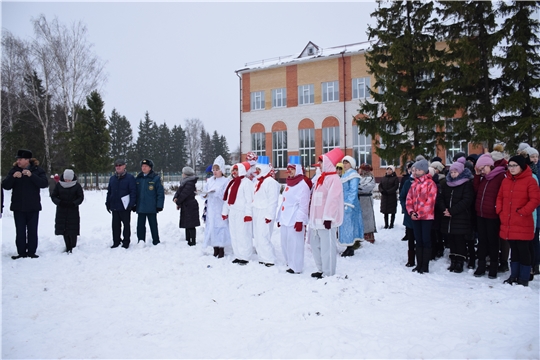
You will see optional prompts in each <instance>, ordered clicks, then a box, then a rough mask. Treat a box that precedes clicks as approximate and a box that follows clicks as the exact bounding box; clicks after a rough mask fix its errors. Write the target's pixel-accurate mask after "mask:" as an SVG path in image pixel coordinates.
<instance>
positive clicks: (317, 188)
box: [309, 155, 345, 229]
mask: <svg viewBox="0 0 540 360" xmlns="http://www.w3.org/2000/svg"><path fill="white" fill-rule="evenodd" d="M322 159H323V161H322V165H321V167H322V173H321V175H320V177H322V176H324V180H323V182H322V184H319V180H320V177H319V178H318V179H317V181H316V182H314V183H313V188H312V190H313V194H312V196H311V206H310V213H309V226H310V227H311V228H313V229H324V228H325V227H324V222H325V221H327V220H330V221H331V223H332V224H331V227H332V228H335V227H339V226H341V224H342V223H343V214H344V212H345V209H344V206H345V205H344V199H343V187H342V185H341V179H340V178H339V176H338V175H337V174H331V175H326V174H327V173H332V172H333V173H335V171H336V167H335V165H333V164H332V162H331V161H330V159H329V158H328V156H326V155H322Z"/></svg>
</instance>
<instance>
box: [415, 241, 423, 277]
mask: <svg viewBox="0 0 540 360" xmlns="http://www.w3.org/2000/svg"><path fill="white" fill-rule="evenodd" d="M423 250H424V249H423V248H421V247H418V246H417V247H416V267H415V268H414V269H412V271H417V272H419V273H422V260H423V259H424V253H423Z"/></svg>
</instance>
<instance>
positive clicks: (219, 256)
mask: <svg viewBox="0 0 540 360" xmlns="http://www.w3.org/2000/svg"><path fill="white" fill-rule="evenodd" d="M224 256H225V248H222V247H218V255H217V257H218V259H221V258H222V257H224Z"/></svg>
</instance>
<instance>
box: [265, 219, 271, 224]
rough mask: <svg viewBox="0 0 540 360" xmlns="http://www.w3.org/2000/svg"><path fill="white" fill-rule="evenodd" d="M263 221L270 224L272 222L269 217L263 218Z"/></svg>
mask: <svg viewBox="0 0 540 360" xmlns="http://www.w3.org/2000/svg"><path fill="white" fill-rule="evenodd" d="M264 222H265V223H267V224H270V223H271V222H272V220H270V219H264Z"/></svg>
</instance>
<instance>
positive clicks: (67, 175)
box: [64, 169, 75, 181]
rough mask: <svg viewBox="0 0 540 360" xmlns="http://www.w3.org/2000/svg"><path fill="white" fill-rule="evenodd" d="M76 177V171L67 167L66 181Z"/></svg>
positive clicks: (65, 171)
mask: <svg viewBox="0 0 540 360" xmlns="http://www.w3.org/2000/svg"><path fill="white" fill-rule="evenodd" d="M74 177H75V173H74V172H73V170H71V169H66V170H64V181H66V180H69V181H71V180H73V178H74Z"/></svg>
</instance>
